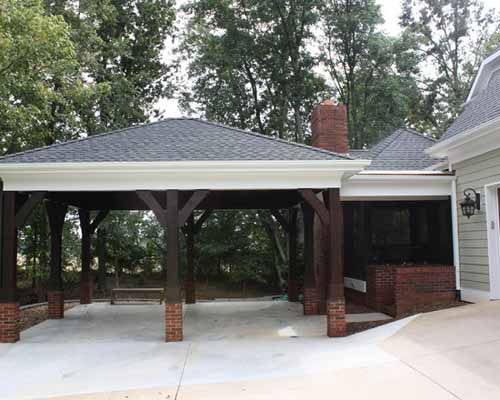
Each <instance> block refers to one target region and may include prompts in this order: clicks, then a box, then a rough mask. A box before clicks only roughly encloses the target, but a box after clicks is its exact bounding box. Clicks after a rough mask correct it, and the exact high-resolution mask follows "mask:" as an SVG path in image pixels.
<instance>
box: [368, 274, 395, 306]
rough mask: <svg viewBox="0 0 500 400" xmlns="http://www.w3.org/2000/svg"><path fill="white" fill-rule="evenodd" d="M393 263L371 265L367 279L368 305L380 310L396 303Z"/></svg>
mask: <svg viewBox="0 0 500 400" xmlns="http://www.w3.org/2000/svg"><path fill="white" fill-rule="evenodd" d="M394 276H395V266H393V265H369V266H368V270H367V279H366V305H367V306H368V307H370V308H373V309H374V310H377V311H378V312H383V311H384V310H385V308H386V307H387V306H392V305H393V304H394V301H395V299H394Z"/></svg>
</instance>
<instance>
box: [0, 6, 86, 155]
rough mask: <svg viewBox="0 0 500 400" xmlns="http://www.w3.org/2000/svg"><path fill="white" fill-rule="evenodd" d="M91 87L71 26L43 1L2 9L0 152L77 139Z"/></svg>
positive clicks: (0, 37) (0, 30)
mask: <svg viewBox="0 0 500 400" xmlns="http://www.w3.org/2000/svg"><path fill="white" fill-rule="evenodd" d="M87 95H88V92H87V88H86V87H85V85H84V84H83V83H82V81H81V79H80V76H79V64H78V61H77V58H76V53H75V48H74V45H73V43H72V41H71V38H70V32H69V29H68V26H67V24H66V23H65V22H64V20H63V19H62V18H61V17H57V16H47V15H45V14H44V10H43V7H42V4H41V2H40V1H37V0H35V1H30V2H26V1H21V0H5V1H4V2H2V5H1V8H0V132H1V139H2V141H1V146H2V147H1V151H2V152H3V153H12V152H16V151H20V150H24V149H26V148H32V147H37V146H42V145H47V144H51V143H54V142H55V141H56V140H63V139H69V138H73V137H75V135H77V134H78V132H79V131H80V124H79V121H78V107H79V106H80V105H81V104H82V103H83V102H85V98H86V96H87Z"/></svg>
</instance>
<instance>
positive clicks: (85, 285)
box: [80, 280, 94, 304]
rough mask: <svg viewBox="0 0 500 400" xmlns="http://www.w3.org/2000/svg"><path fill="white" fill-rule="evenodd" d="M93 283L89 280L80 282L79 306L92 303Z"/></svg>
mask: <svg viewBox="0 0 500 400" xmlns="http://www.w3.org/2000/svg"><path fill="white" fill-rule="evenodd" d="M93 286H94V285H93V282H92V281H91V280H83V281H81V282H80V304H91V303H92V289H93Z"/></svg>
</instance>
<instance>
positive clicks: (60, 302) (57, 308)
mask: <svg viewBox="0 0 500 400" xmlns="http://www.w3.org/2000/svg"><path fill="white" fill-rule="evenodd" d="M47 302H48V303H49V319H61V318H64V292H63V291H62V290H52V291H49V292H47Z"/></svg>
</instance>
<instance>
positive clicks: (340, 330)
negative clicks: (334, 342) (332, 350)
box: [326, 298, 347, 337]
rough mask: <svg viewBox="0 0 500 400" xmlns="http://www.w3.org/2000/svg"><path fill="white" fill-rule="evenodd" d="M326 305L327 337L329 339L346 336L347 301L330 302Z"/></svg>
mask: <svg viewBox="0 0 500 400" xmlns="http://www.w3.org/2000/svg"><path fill="white" fill-rule="evenodd" d="M326 305H327V309H326V318H327V335H328V336H329V337H342V336H345V335H346V333H347V323H346V319H345V299H343V298H342V299H335V300H328V301H327V303H326Z"/></svg>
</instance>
